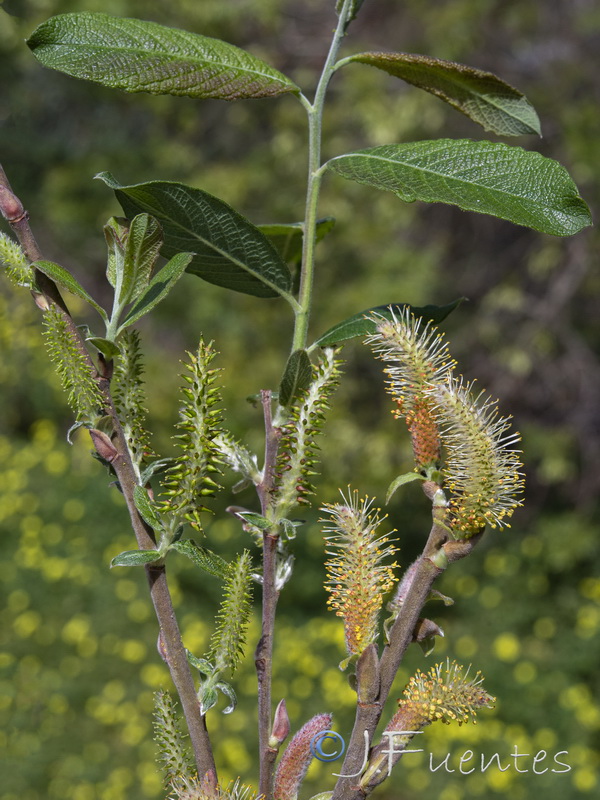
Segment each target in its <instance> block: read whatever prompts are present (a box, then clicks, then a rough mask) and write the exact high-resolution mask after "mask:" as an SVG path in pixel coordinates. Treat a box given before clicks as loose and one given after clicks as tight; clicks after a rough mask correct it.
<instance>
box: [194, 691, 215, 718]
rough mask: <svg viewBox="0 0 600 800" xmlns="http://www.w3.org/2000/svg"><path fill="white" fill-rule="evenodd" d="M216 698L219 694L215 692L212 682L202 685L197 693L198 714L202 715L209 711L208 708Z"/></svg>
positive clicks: (213, 704) (213, 703)
mask: <svg viewBox="0 0 600 800" xmlns="http://www.w3.org/2000/svg"><path fill="white" fill-rule="evenodd" d="M218 699H219V695H218V694H217V690H216V689H215V687H214V686H213V685H212V683H211V684H209V685H208V686H203V687H202V688H201V689H200V692H199V694H198V700H199V701H200V714H201V715H202V716H204V715H205V714H206V712H207V711H210V709H211V708H212V707H213V706H215V705H216V704H217V700H218Z"/></svg>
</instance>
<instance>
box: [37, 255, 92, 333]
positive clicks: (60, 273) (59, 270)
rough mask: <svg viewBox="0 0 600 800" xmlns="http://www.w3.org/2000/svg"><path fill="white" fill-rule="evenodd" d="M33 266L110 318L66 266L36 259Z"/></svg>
mask: <svg viewBox="0 0 600 800" xmlns="http://www.w3.org/2000/svg"><path fill="white" fill-rule="evenodd" d="M31 266H32V267H34V268H35V269H39V271H40V272H43V273H44V275H47V276H48V277H49V278H50V279H51V280H53V281H54V283H56V284H57V285H58V286H60V287H62V288H63V289H66V290H67V291H69V292H71V294H74V295H77V297H80V298H81V299H82V300H85V302H86V303H89V305H91V306H92V308H95V309H96V311H97V312H98V313H99V314H100V316H101V317H102V319H104V320H107V319H108V318H107V316H106V311H105V310H104V309H103V308H102V306H100V305H98V303H97V302H96V301H95V300H94V298H93V297H91V296H90V295H89V294H88V293H87V292H86V290H85V289H84V288H83V286H82V285H81V284H80V283H79V282H78V281H76V280H75V278H74V277H73V276H72V275H71V273H70V272H69V271H68V270H66V269H65V268H64V267H61V266H60V264H55V263H54V262H53V261H35V262H34V263H33V264H32V265H31Z"/></svg>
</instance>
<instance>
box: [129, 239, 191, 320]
mask: <svg viewBox="0 0 600 800" xmlns="http://www.w3.org/2000/svg"><path fill="white" fill-rule="evenodd" d="M191 260H192V255H191V253H177V255H175V256H173V258H172V259H171V260H170V261H169V262H168V263H167V264H165V266H164V267H163V268H162V269H161V270H160V272H157V273H156V275H155V276H154V278H153V279H152V281H151V282H150V285H149V286H148V288H147V289H146V291H145V292H144V294H143V295H142V296H141V297H140V299H139V300H138V302H137V303H136V304H135V305H134V306H133V308H131V309H129V311H128V312H127V314H126V316H125V319H124V320H123V322H122V323H121V325H120V327H119V333H120V332H121V331H122V330H123V329H124V328H126V327H127V326H129V325H132V324H133V323H134V322H136V321H137V320H138V319H140V317H143V316H144V315H145V314H147V313H148V312H149V311H151V310H152V309H153V308H154V306H156V305H158V303H160V301H161V300H164V299H165V297H166V296H167V295H168V294H169V292H170V291H171V289H172V288H173V286H174V285H175V284H176V283H177V281H178V280H179V278H181V276H182V275H183V273H184V272H185V269H186V267H187V265H188V264H189V263H190V261H191Z"/></svg>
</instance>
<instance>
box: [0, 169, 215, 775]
mask: <svg viewBox="0 0 600 800" xmlns="http://www.w3.org/2000/svg"><path fill="white" fill-rule="evenodd" d="M0 210H1V211H2V214H3V216H4V217H5V219H6V220H7V222H8V223H9V225H10V226H11V228H12V230H13V231H14V233H15V235H16V237H17V239H18V240H19V243H20V244H21V247H22V248H23V251H24V252H25V254H26V256H27V257H28V259H30V260H31V261H32V262H35V261H38V260H40V258H41V254H40V251H39V249H38V246H37V244H36V241H35V238H34V236H33V233H32V231H31V227H30V225H29V218H28V214H27V212H26V211H25V209H24V207H23V204H22V203H21V201H20V200H19V199H18V197H17V196H16V195H15V194H14V192H13V191H12V189H11V187H10V184H9V182H8V179H7V177H6V174H5V172H4V170H3V169H2V167H1V166H0ZM36 283H37V287H38V288H39V290H40V292H39V293H38V292H35V293H34V297H35V299H36V304H37V305H38V306H39V307H40V308H41V309H42V310H46V309H47V308H49V306H50V304H51V303H52V304H54V305H55V306H56V307H57V308H59V309H60V311H61V314H62V315H63V316H64V318H65V320H66V321H67V323H68V325H69V328H70V330H71V331H72V332H73V333H74V335H75V341H76V342H77V345H78V348H79V349H80V350H81V352H82V353H83V354H84V355H85V358H86V360H87V362H88V364H89V368H90V372H91V373H92V375H93V376H94V379H95V380H96V381H97V383H98V385H99V388H100V390H101V392H102V395H103V398H104V400H105V405H106V412H107V414H108V415H109V416H110V417H111V421H112V425H113V435H112V437H111V444H112V446H113V447H114V450H115V455H114V457H113V458H112V459H111V465H112V467H113V468H114V470H115V473H116V475H117V479H118V481H119V485H120V487H121V490H122V492H123V496H124V498H125V502H126V505H127V510H128V512H129V517H130V520H131V525H132V528H133V532H134V534H135V537H136V541H137V544H138V547H139V548H140V549H141V550H148V549H153V548H154V547H155V545H156V543H155V541H154V537H153V534H152V530H151V529H150V528H149V527H148V526H147V525H146V524H145V522H144V521H143V520H142V518H141V517H140V515H139V513H138V511H137V508H136V506H135V502H134V499H133V492H134V488H135V486H136V482H137V481H136V475H135V470H134V468H133V464H132V461H131V456H130V453H129V449H128V446H127V441H126V439H125V435H124V433H123V429H122V427H121V423H120V421H119V418H118V415H117V412H116V409H115V406H114V403H113V399H112V396H111V394H110V383H109V380H108V378H107V377H105V375H104V374H101V373H100V372H99V371H98V369H97V367H96V365H95V364H94V362H93V360H92V358H91V356H90V355H89V352H88V350H87V347H86V345H85V342H84V340H83V338H82V336H81V332H80V330H79V328H78V327H77V326H76V325H75V323H74V321H73V318H72V317H71V315H70V313H69V311H68V308H67V306H66V304H65V302H64V300H63V298H62V296H61V294H60V292H59V290H58V287H57V286H56V284H55V283H54V282H53V281H51V280H50V279H49V278H48V277H47V276H45V275H43V273H41V272H39V271H37V272H36ZM36 295H37V296H36ZM103 372H104V370H103ZM92 440H93V439H92ZM93 441H94V440H93ZM146 577H147V579H148V585H149V587H150V595H151V598H152V603H153V605H154V609H155V612H156V616H157V619H158V624H159V627H160V631H161V637H162V641H163V643H164V646H165V651H166V658H167V664H168V667H169V671H170V673H171V678H172V679H173V683H174V685H175V688H176V690H177V693H178V695H179V698H180V700H181V705H182V708H183V712H184V715H185V718H186V722H187V725H188V728H189V733H190V740H191V743H192V747H193V750H194V756H195V759H196V766H197V769H198V774H199V776H200V777H202V776H206V777H207V784H208V785H209V786H210V785H216V770H215V763H214V758H213V755H212V748H211V744H210V740H209V738H208V732H207V730H206V723H205V720H204V718H203V717H202V716H201V715H200V713H199V707H198V699H197V696H196V687H195V685H194V679H193V677H192V673H191V671H190V667H189V664H188V661H187V656H186V652H185V648H184V646H183V642H182V641H181V634H180V632H179V627H178V624H177V619H176V617H175V611H174V609H173V603H172V600H171V595H170V592H169V587H168V583H167V577H166V571H165V567H164V566H160V567H153V566H151V565H149V566H146Z"/></svg>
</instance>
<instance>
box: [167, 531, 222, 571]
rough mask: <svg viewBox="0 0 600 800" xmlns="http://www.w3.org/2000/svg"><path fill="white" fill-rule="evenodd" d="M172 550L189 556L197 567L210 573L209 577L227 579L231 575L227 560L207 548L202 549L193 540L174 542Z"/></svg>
mask: <svg viewBox="0 0 600 800" xmlns="http://www.w3.org/2000/svg"><path fill="white" fill-rule="evenodd" d="M170 549H171V550H177V552H178V553H181V554H182V555H184V556H187V557H188V558H189V559H190V561H193V562H194V564H195V565H196V566H197V567H200V569H203V570H204V571H205V572H208V573H209V575H214V576H215V578H221V579H222V578H226V577H227V575H228V574H229V564H228V563H227V562H226V561H225V559H223V558H221V556H219V555H217V554H216V553H213V552H212V550H209V549H208V548H206V547H200V545H198V544H196V542H194V541H192V539H184V540H180V541H178V542H173V544H172V545H171V547H170Z"/></svg>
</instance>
